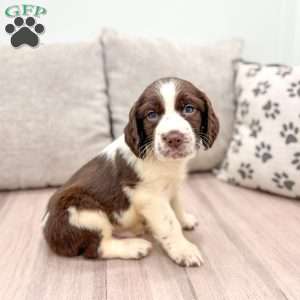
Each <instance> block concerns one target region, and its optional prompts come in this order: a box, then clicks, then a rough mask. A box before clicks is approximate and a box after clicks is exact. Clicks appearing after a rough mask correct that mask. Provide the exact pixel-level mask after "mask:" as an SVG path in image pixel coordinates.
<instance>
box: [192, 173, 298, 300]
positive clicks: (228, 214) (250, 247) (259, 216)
mask: <svg viewBox="0 0 300 300" xmlns="http://www.w3.org/2000/svg"><path fill="white" fill-rule="evenodd" d="M192 181H193V180H192ZM192 181H191V182H192ZM192 186H193V189H194V191H197V192H198V193H199V195H202V196H203V198H204V201H205V202H206V203H208V205H207V208H208V209H209V210H210V211H211V212H212V213H213V214H214V215H215V217H216V218H217V219H219V224H220V226H222V227H223V228H224V230H225V231H226V233H227V234H228V235H229V237H230V239H231V240H232V241H233V242H234V243H235V244H236V246H237V247H238V248H239V249H240V250H241V251H242V252H243V253H244V256H245V257H246V259H248V260H249V261H252V263H253V270H255V271H256V272H257V273H258V274H260V276H261V277H262V278H264V281H265V282H266V283H267V284H268V285H269V286H270V287H271V286H273V287H274V290H275V289H277V291H278V292H279V293H281V294H282V295H283V297H286V298H288V299H295V300H296V299H300V284H299V283H300V251H299V247H300V233H299V227H300V222H299V215H300V205H299V202H296V201H294V200H291V199H287V198H283V197H277V196H272V195H269V194H265V193H261V192H254V191H251V190H247V189H244V188H238V187H232V186H230V185H228V184H226V183H222V182H217V181H216V179H215V178H213V177H211V176H208V177H206V178H203V179H202V180H200V179H197V178H195V179H194V181H193V183H192ZM200 197H201V196H200Z"/></svg>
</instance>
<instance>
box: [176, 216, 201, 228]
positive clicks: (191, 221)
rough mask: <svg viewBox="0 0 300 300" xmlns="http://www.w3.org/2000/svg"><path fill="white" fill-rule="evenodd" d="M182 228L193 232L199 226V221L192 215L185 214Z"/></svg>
mask: <svg viewBox="0 0 300 300" xmlns="http://www.w3.org/2000/svg"><path fill="white" fill-rule="evenodd" d="M180 223H181V227H182V229H183V230H193V229H195V227H196V226H197V225H198V222H197V219H196V218H195V217H194V216H193V215H191V214H187V213H185V214H184V217H183V219H182V220H181V222H180Z"/></svg>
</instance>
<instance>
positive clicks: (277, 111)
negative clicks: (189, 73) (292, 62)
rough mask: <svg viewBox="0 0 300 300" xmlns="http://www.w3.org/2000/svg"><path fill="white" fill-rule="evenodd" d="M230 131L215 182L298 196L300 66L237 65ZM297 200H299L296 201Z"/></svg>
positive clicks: (299, 184)
mask: <svg viewBox="0 0 300 300" xmlns="http://www.w3.org/2000/svg"><path fill="white" fill-rule="evenodd" d="M236 69H237V74H236V82H235V85H236V86H237V87H239V89H240V90H242V91H243V93H242V95H240V97H238V98H236V104H237V107H236V119H235V124H234V131H233V135H232V139H231V142H230V145H229V149H228V151H227V153H226V156H225V160H226V168H223V166H222V165H221V167H220V169H219V171H218V175H217V176H218V178H220V179H223V180H225V181H227V182H229V183H232V184H234V185H240V186H246V187H248V188H253V189H258V188H259V189H261V190H262V191H268V192H273V193H276V194H279V195H283V196H288V197H292V198H296V197H298V198H299V197H300V177H299V176H300V66H294V67H290V66H284V65H263V64H258V63H243V62H239V63H238V67H237V68H236ZM299 200H300V198H299Z"/></svg>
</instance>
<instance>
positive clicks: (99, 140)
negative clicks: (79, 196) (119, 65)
mask: <svg viewBox="0 0 300 300" xmlns="http://www.w3.org/2000/svg"><path fill="white" fill-rule="evenodd" d="M0 66H1V68H0V91H1V94H0V136H1V144H0V161H1V168H0V189H16V188H26V187H43V186H48V185H59V184H61V183H63V182H64V181H65V180H66V179H67V178H68V177H69V176H70V175H71V174H72V173H73V172H74V171H75V170H76V169H77V168H78V167H80V166H81V165H82V164H83V163H85V162H86V161H87V160H89V159H90V158H92V157H93V156H95V155H96V154H97V153H98V152H99V151H100V150H101V149H102V148H103V147H104V146H105V145H106V144H108V143H109V142H110V141H111V137H110V129H109V123H108V119H109V118H108V112H107V97H106V94H105V81H104V76H103V64H102V49H101V46H100V44H97V43H78V44H70V45H62V44H61V45H50V46H41V47H40V48H38V49H30V48H28V47H23V48H20V49H13V48H12V47H1V49H0Z"/></svg>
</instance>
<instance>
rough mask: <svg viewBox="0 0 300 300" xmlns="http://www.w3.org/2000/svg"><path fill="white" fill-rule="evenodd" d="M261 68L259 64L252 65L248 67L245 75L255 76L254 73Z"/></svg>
mask: <svg viewBox="0 0 300 300" xmlns="http://www.w3.org/2000/svg"><path fill="white" fill-rule="evenodd" d="M260 70H261V66H260V65H256V66H253V67H251V68H249V70H248V71H247V73H246V76H247V77H254V76H256V74H257V73H258V72H259V71H260Z"/></svg>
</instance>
